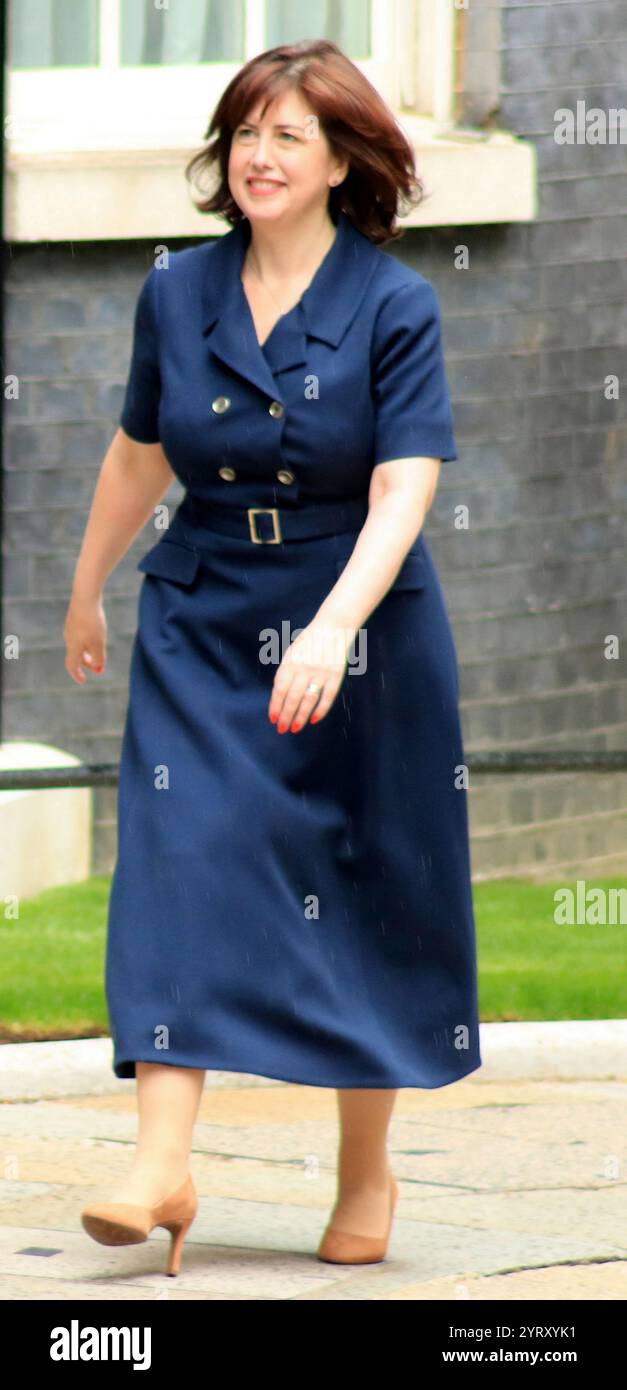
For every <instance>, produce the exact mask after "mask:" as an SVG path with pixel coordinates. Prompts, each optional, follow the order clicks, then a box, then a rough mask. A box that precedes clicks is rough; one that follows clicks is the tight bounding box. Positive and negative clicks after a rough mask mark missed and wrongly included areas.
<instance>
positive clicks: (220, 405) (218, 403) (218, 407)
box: [211, 396, 231, 415]
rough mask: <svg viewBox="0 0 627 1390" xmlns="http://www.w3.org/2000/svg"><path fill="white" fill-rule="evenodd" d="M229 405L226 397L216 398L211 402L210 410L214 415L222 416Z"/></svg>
mask: <svg viewBox="0 0 627 1390" xmlns="http://www.w3.org/2000/svg"><path fill="white" fill-rule="evenodd" d="M230 404H231V402H230V400H229V398H228V396H216V398H215V401H212V402H211V409H212V410H215V413H216V415H224V412H225V410H228V408H229V406H230Z"/></svg>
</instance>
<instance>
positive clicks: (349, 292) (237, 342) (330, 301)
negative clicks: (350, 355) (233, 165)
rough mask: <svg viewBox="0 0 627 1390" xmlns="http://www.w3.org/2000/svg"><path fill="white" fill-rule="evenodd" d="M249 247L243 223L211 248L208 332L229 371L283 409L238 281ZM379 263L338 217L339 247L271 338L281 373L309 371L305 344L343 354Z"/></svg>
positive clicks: (275, 363)
mask: <svg viewBox="0 0 627 1390" xmlns="http://www.w3.org/2000/svg"><path fill="white" fill-rule="evenodd" d="M249 242H250V222H249V221H248V219H244V220H243V221H242V222H239V223H238V224H237V225H236V226H235V227H233V228H232V229H231V231H230V232H227V233H226V234H225V235H223V236H221V237H220V239H219V240H217V241H215V242H211V243H210V248H211V254H210V255H209V256H208V257H207V259H206V261H205V271H204V274H205V281H204V285H203V311H202V315H203V316H202V322H203V330H202V331H203V334H204V335H205V336H206V337H207V339H208V342H209V345H210V347H211V351H212V352H214V353H216V355H217V356H218V357H220V358H221V360H222V361H223V362H225V363H226V364H227V366H229V367H231V368H232V370H233V371H235V372H238V373H239V375H240V376H243V377H245V378H246V379H247V380H249V381H251V382H252V383H253V384H254V385H256V386H258V387H259V388H260V390H262V391H264V392H266V394H268V395H270V396H271V397H272V398H273V399H274V400H279V401H280V400H281V397H280V394H279V388H278V383H277V382H276V381H275V379H274V377H273V375H272V371H271V369H270V365H269V363H268V361H267V359H266V357H265V356H264V352H263V349H262V348H261V346H260V344H259V340H258V338H257V334H256V331H255V325H254V322H253V317H252V314H251V312H250V307H249V304H248V300H247V298H246V294H245V291H244V286H243V285H242V282H241V278H240V272H241V269H242V265H243V262H244V256H245V255H246V250H247V248H248V245H249ZM380 256H381V252H380V250H379V248H378V247H376V246H375V245H374V244H373V242H371V241H370V240H369V238H368V237H366V236H364V234H363V233H362V232H360V231H358V229H357V228H356V227H355V226H354V225H353V223H352V222H351V221H350V219H349V218H348V217H347V216H346V213H344V212H342V211H340V212H339V214H338V220H337V231H336V235H335V240H334V242H333V244H332V245H331V247H330V248H329V250H328V251H327V254H326V256H325V257H324V260H323V261H322V262H321V264H320V265H319V266H318V269H317V271H316V273H315V275H314V277H313V280H312V281H311V283H310V284H309V285H308V287H307V289H306V290H305V292H304V294H303V295H302V298H301V299H300V300H299V302H298V305H297V306H295V307H297V308H298V310H299V313H298V314H297V315H296V314H292V310H288V314H287V315H283V316H282V318H283V319H285V320H286V322H285V323H284V324H283V323H282V320H281V319H279V321H278V323H277V325H276V327H277V329H278V328H279V327H280V333H278V334H277V337H276V342H275V340H274V329H273V331H272V347H273V351H272V366H273V369H274V370H275V371H277V370H280V371H284V370H286V369H287V368H289V367H296V366H300V365H301V364H304V363H306V361H307V337H310V338H318V339H320V340H321V341H322V342H325V343H329V344H330V346H331V347H334V348H337V347H338V346H339V344H340V343H341V341H342V338H343V337H344V334H345V333H346V331H347V329H348V328H349V326H350V324H351V322H352V320H353V318H354V316H355V314H356V313H357V310H358V308H359V305H360V304H361V301H362V299H363V297H364V295H365V293H366V290H367V287H368V284H369V282H370V280H371V277H372V276H373V275H374V272H375V270H376V268H377V265H378V264H379V261H380ZM290 315H291V317H290ZM268 345H270V340H268ZM282 403H283V402H282Z"/></svg>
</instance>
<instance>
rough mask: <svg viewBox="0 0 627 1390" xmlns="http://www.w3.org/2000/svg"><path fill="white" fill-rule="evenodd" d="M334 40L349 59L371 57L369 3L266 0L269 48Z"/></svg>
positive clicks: (352, 0)
mask: <svg viewBox="0 0 627 1390" xmlns="http://www.w3.org/2000/svg"><path fill="white" fill-rule="evenodd" d="M299 39H332V40H333V42H334V43H337V44H339V46H340V48H342V49H343V50H344V52H345V53H346V54H347V55H348V57H349V58H368V57H369V56H370V0H307V4H306V5H304V4H303V3H302V0H267V29H266V46H267V47H268V48H276V46H277V44H280V43H298V40H299Z"/></svg>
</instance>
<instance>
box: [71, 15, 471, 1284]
mask: <svg viewBox="0 0 627 1390" xmlns="http://www.w3.org/2000/svg"><path fill="white" fill-rule="evenodd" d="M210 129H211V132H212V142H211V144H210V147H209V149H208V150H206V151H201V155H200V160H199V162H200V165H202V166H206V167H207V168H210V167H212V166H214V165H216V164H217V167H218V172H219V185H218V188H217V189H216V190H215V191H214V193H213V195H212V197H211V198H210V199H208V200H207V201H206V202H205V204H203V206H204V208H205V210H207V211H209V210H212V211H219V212H221V213H222V215H224V216H225V218H226V220H227V222H229V223H230V224H231V225H230V230H229V231H228V232H227V234H226V235H224V236H222V237H220V238H217V239H214V240H213V241H212V240H209V241H207V242H205V243H203V244H200V245H196V246H192V247H187V248H185V249H184V250H180V251H177V252H168V254H167V255H166V256H165V257H164V258H163V261H161V260H159V261H158V262H157V263H156V264H155V265H154V266H153V267H152V268H151V270H150V271H149V273H148V275H147V276H146V277H145V280H144V284H143V285H142V287H141V290H140V294H139V297H138V302H137V308H136V315H135V324H134V338H133V352H132V358H131V364H130V369H129V374H128V381H127V388H126V393H125V398H124V403H123V408H122V412H121V416H120V426H121V429H120V435H121V438H122V440H123V441H124V457H123V459H122V460H121V466H120V469H119V471H116V460H115V458H114V460H113V466H112V469H111V475H112V477H113V483H111V484H110V485H109V484H108V483H107V480H106V479H105V482H104V484H103V490H102V491H101V493H100V494H99V500H98V504H97V505H96V504H94V505H95V510H93V514H92V516H90V522H89V538H88V539H87V540H86V542H85V554H84V555H83V558H82V561H81V564H82V570H81V577H82V576H83V574H84V573H85V567H87V569H90V570H91V573H92V577H93V574H94V573H95V572H96V571H98V567H99V563H100V561H99V560H98V556H99V555H102V553H104V551H105V550H106V549H107V547H108V546H112V547H113V546H115V547H118V548H120V547H121V544H122V542H121V540H120V530H121V529H122V530H124V526H125V525H126V521H124V522H122V521H121V518H126V516H127V513H128V514H130V513H133V515H135V517H136V516H137V514H138V513H139V511H140V510H141V508H140V503H141V505H142V506H143V508H144V514H145V515H148V514H149V511H150V507H151V506H152V505H154V499H155V498H156V497H157V495H158V493H159V489H162V487H163V480H164V473H163V469H164V467H169V468H170V469H171V470H172V472H173V473H174V474H175V475H176V476H177V477H178V478H179V480H180V481H181V482H182V483H183V484H184V486H185V489H186V491H185V496H184V499H183V502H182V503H181V505H180V506H179V508H178V509H177V511H176V513H175V515H174V518H173V520H172V522H171V525H170V527H169V529H168V532H167V534H166V535H165V536H164V537H163V538H162V539H161V540H160V541H158V543H157V544H155V545H153V546H152V547H151V548H150V549H149V551H148V552H147V554H146V555H145V556H144V557H143V559H142V560H141V561H140V564H139V569H140V570H141V572H142V573H143V576H144V579H143V584H142V589H141V594H140V601H139V624H138V630H137V634H136V638H135V642H134V647H133V655H132V662H131V676H130V698H129V706H128V712H127V718H126V724H125V730H124V738H123V744H122V753H121V761H120V780H119V795H118V857H117V862H116V866H115V873H114V877H113V884H112V890H111V898H110V906H109V921H108V936H107V965H106V988H107V1000H108V1005H109V1014H110V1020H111V1031H112V1037H113V1044H114V1056H113V1066H114V1070H115V1073H116V1075H117V1076H119V1077H120V1078H124V1077H134V1076H136V1077H137V1080H138V1086H139V1089H140V1134H139V1143H138V1149H137V1153H136V1158H135V1163H134V1168H133V1170H132V1172H131V1174H130V1175H129V1177H128V1179H127V1181H126V1182H125V1184H123V1186H122V1189H121V1190H120V1191H119V1192H118V1194H117V1198H118V1200H117V1204H116V1203H115V1202H114V1203H112V1204H109V1208H110V1211H109V1217H108V1218H107V1215H106V1211H105V1209H104V1208H103V1207H102V1205H101V1206H99V1207H98V1209H97V1210H95V1211H94V1210H92V1211H91V1212H90V1211H87V1212H86V1213H84V1217H85V1221H86V1226H87V1229H89V1230H90V1233H91V1234H92V1235H95V1238H96V1239H103V1240H104V1239H105V1238H106V1239H109V1240H110V1242H112V1241H113V1239H114V1238H115V1241H116V1242H117V1243H120V1240H121V1239H122V1240H124V1239H126V1238H128V1240H132V1239H138V1238H142V1239H143V1238H144V1237H145V1234H146V1232H147V1231H148V1230H149V1229H150V1228H151V1224H154V1219H155V1218H154V1211H155V1209H156V1210H158V1211H160V1212H161V1215H162V1224H163V1220H165V1219H166V1218H165V1216H164V1215H163V1212H164V1207H163V1203H164V1201H165V1199H166V1198H168V1197H169V1196H170V1194H174V1195H175V1196H176V1194H177V1193H178V1197H177V1201H178V1202H179V1206H180V1203H181V1201H182V1198H181V1196H180V1194H181V1193H184V1194H185V1203H184V1207H185V1212H184V1213H183V1212H182V1208H181V1210H180V1211H179V1219H178V1232H179V1236H180V1232H181V1231H182V1230H183V1225H182V1224H181V1223H182V1222H183V1221H184V1222H185V1223H187V1224H189V1222H190V1221H191V1219H193V1212H194V1203H195V1199H194V1194H193V1191H192V1190H191V1188H189V1182H188V1174H187V1165H188V1160H189V1149H190V1143H191V1131H192V1127H193V1122H194V1118H195V1114H196V1111H197V1106H198V1101H199V1097H200V1090H201V1087H202V1082H203V1078H204V1071H205V1069H206V1068H212V1069H220V1070H225V1071H235V1072H253V1073H259V1074H260V1075H263V1076H267V1077H273V1078H277V1079H282V1080H285V1081H292V1082H297V1083H301V1084H303V1085H311V1086H322V1087H334V1088H336V1089H337V1091H338V1102H339V1108H340V1121H341V1131H342V1134H341V1145H340V1153H339V1184H338V1185H339V1195H338V1201H337V1203H336V1207H335V1210H334V1215H333V1219H332V1222H331V1223H330V1225H329V1227H328V1229H327V1230H326V1232H325V1235H324V1237H323V1240H322V1242H321V1244H320V1247H319V1249H318V1252H317V1253H318V1257H319V1258H320V1259H323V1260H328V1261H331V1262H340V1263H370V1262H373V1261H375V1260H380V1259H382V1258H383V1257H384V1255H385V1251H386V1248H387V1241H388V1238H389V1233H390V1226H391V1221H392V1215H393V1210H394V1202H395V1200H396V1196H397V1190H398V1189H397V1185H396V1183H395V1181H394V1178H393V1175H392V1174H391V1172H390V1168H389V1161H388V1151H387V1129H388V1125H389V1120H390V1117H391V1114H392V1109H393V1104H394V1099H395V1094H396V1090H397V1089H398V1088H399V1087H414V1086H415V1087H428V1088H432V1087H439V1086H446V1085H449V1084H450V1083H452V1082H454V1081H457V1080H459V1079H460V1078H461V1077H464V1076H467V1075H468V1074H469V1073H471V1072H473V1071H475V1070H476V1069H477V1068H478V1067H479V1066H480V1065H481V1056H480V1049H479V1022H478V1000H477V977H476V959H475V937H474V919H473V904H472V895H471V887H470V862H469V845H468V822H467V810H466V792H465V781H464V776H463V772H464V751H463V746H462V739H461V728H460V720H459V709H458V698H459V684H458V673H457V661H456V653H455V647H454V642H453V636H452V632H451V628H450V624H449V620H448V615H447V612H446V606H445V603H444V597H443V594H442V590H441V586H440V582H439V578H438V575H437V572H436V569H435V566H434V564H433V559H432V557H431V553H430V550H429V547H428V545H427V542H426V540H425V539H424V537H423V535H422V530H421V528H422V524H423V521H424V517H425V515H426V513H427V511H428V508H429V506H430V503H431V500H432V497H433V493H434V491H435V485H436V482H437V476H438V471H439V468H440V465H441V463H443V462H445V461H447V460H453V459H455V458H456V457H457V451H456V442H455V437H454V429H453V417H452V411H451V403H450V398H449V392H448V384H447V380H446V373H445V368H444V359H443V352H442V343H441V331H440V315H439V307H438V301H437V297H436V294H435V291H434V289H433V288H432V286H431V285H430V284H429V282H428V281H427V280H426V279H425V278H424V276H422V275H420V274H419V273H418V272H416V271H414V270H412V269H410V268H409V267H407V266H405V265H404V264H403V262H402V261H401V260H400V259H399V258H397V257H395V256H390V255H388V254H386V253H385V252H384V251H383V250H382V249H381V246H380V243H382V242H385V241H388V240H392V241H393V240H394V239H396V238H397V237H398V236H399V235H401V231H400V229H399V228H398V226H397V223H396V216H397V207H398V203H399V201H401V200H402V199H405V200H407V199H414V200H415V199H417V198H419V196H420V181H419V179H418V176H417V174H416V171H415V168H414V164H413V156H412V152H411V148H410V146H409V145H408V143H407V141H406V140H405V138H404V136H403V135H402V133H401V132H400V130H399V129H398V127H397V125H396V123H395V121H394V118H393V116H392V114H391V112H390V111H389V110H388V108H387V107H386V106H385V104H384V102H383V101H382V99H381V98H380V97H379V96H378V94H377V93H376V92H374V90H373V88H372V87H371V86H370V84H369V83H368V81H367V80H366V78H365V77H364V75H363V74H362V73H361V72H359V70H358V69H357V68H356V67H355V65H354V64H352V63H351V62H350V60H349V59H348V58H347V57H346V55H345V54H343V53H341V52H340V50H339V49H338V48H337V47H336V46H335V45H334V44H331V43H328V42H326V41H316V42H312V43H306V42H305V43H301V44H297V45H294V46H293V47H284V48H280V49H276V50H273V51H271V52H269V53H265V54H261V55H260V56H259V57H258V58H257V59H255V60H253V61H252V62H251V63H250V64H247V65H246V66H245V67H244V68H243V70H242V72H241V73H240V74H239V75H238V76H237V77H236V79H234V81H233V82H232V83H231V84H230V86H229V87H228V88H227V91H226V92H225V93H224V96H223V98H222V101H221V103H220V105H219V107H218V110H217V111H216V112H215V113H214V117H213V120H212V123H211V127H210ZM268 185H271V187H268ZM116 457H117V456H116ZM122 465H123V467H122ZM143 478H145V479H146V482H145V486H143V485H142V479H143ZM107 489H108V490H107ZM112 518H113V519H114V524H113V522H112ZM136 529H137V528H136V526H135V529H134V530H133V526H132V525H131V521H130V520H129V521H128V525H127V530H128V540H129V542H130V539H131V538H132V534H134V533H135V531H136ZM103 532H104V533H105V534H104V538H103V535H102V533H103ZM113 533H115V534H113ZM94 557H96V558H94ZM101 569H102V566H101ZM80 589H81V585H80V583H79V584H78V590H79V591H80ZM100 620H101V615H100V610H99V608H98V606H97V605H92V606H91V607H90V606H89V605H87V606H85V605H82V606H81V604H80V603H79V605H78V607H77V609H76V611H75V612H74V614H73V616H72V619H71V621H70V622H69V625H68V646H69V649H70V657H69V658H68V660H69V666H68V669H70V671H71V672H75V670H76V667H77V664H78V663H79V660H80V658H81V654H82V653H83V651H84V648H87V649H88V650H87V657H88V659H91V648H92V646H93V647H94V649H95V650H96V651H97V642H94V643H93V644H92V642H91V640H90V636H89V634H90V631H93V632H94V633H95V634H96V636H97V635H98V633H99V631H100V629H99V627H98V622H99V621H100ZM285 634H287V639H286V640H285V641H284V640H283V639H284V636H285ZM273 637H276V638H278V639H280V640H279V641H277V642H272V638H273ZM356 638H358V641H357V647H358V652H359V656H358V662H357V663H356V664H355V663H354V662H353V659H352V658H353V648H354V644H355V639H356ZM362 639H363V640H362ZM269 642H270V643H271V645H272V647H273V648H278V651H279V654H278V656H277V658H276V660H275V661H270V662H268V661H267V660H266V659H265V655H264V654H263V653H265V652H266V650H267V648H268V643H269ZM260 645H261V646H262V647H263V653H262V651H261V650H260ZM76 678H78V677H77V676H76ZM286 734H287V735H289V737H283V735H286ZM293 735H295V737H293ZM133 1204H134V1205H135V1207H137V1205H141V1207H142V1211H141V1212H140V1213H139V1215H137V1212H136V1214H135V1217H134V1219H133V1220H131V1219H130V1217H129V1216H128V1208H129V1205H131V1206H132V1205H133ZM121 1206H124V1208H125V1210H126V1212H127V1219H125V1220H122V1219H121V1216H120V1207H121ZM148 1208H150V1210H149V1209H148ZM167 1210H168V1211H170V1208H167ZM177 1210H178V1208H177ZM103 1211H104V1215H103ZM173 1222H174V1218H172V1222H171V1223H170V1224H171V1225H172V1229H174V1226H173ZM186 1228H187V1226H185V1229H186ZM177 1240H178V1237H177ZM176 1250H177V1255H176V1259H177V1261H178V1258H179V1256H180V1241H179V1244H177V1247H176Z"/></svg>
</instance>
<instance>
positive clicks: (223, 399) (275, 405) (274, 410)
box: [211, 396, 285, 420]
mask: <svg viewBox="0 0 627 1390" xmlns="http://www.w3.org/2000/svg"><path fill="white" fill-rule="evenodd" d="M230 404H231V400H230V397H229V396H216V398H215V401H212V402H211V409H212V410H214V411H215V413H216V415H224V412H225V410H228V408H229V406H230ZM268 411H269V413H270V415H272V416H273V418H274V419H275V420H280V419H281V416H282V415H284V414H285V406H283V405H281V402H280V401H272V403H271V404H270V405H269V406H268Z"/></svg>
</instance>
